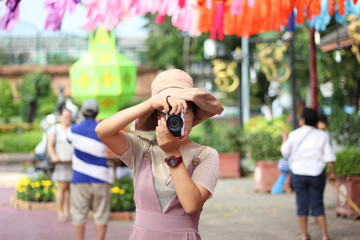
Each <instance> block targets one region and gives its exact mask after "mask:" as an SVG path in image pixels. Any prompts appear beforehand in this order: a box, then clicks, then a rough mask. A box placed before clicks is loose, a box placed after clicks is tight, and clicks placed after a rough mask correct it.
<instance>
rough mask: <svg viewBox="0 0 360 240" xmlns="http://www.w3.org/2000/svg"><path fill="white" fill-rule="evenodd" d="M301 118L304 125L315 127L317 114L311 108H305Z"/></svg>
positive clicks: (317, 118)
mask: <svg viewBox="0 0 360 240" xmlns="http://www.w3.org/2000/svg"><path fill="white" fill-rule="evenodd" d="M301 118H303V119H304V120H305V125H309V126H312V127H315V126H316V124H317V122H318V120H319V117H318V114H317V112H316V111H315V110H314V109H311V108H305V109H304V111H303V112H302V114H301Z"/></svg>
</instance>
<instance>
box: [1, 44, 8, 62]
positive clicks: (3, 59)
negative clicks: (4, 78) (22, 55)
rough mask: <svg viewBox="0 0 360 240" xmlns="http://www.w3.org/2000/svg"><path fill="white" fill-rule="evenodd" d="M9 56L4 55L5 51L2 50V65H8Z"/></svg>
mask: <svg viewBox="0 0 360 240" xmlns="http://www.w3.org/2000/svg"><path fill="white" fill-rule="evenodd" d="M7 60H8V59H7V55H6V53H4V50H2V49H1V48H0V65H6V63H7Z"/></svg>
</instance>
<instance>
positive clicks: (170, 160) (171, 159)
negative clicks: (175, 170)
mask: <svg viewBox="0 0 360 240" xmlns="http://www.w3.org/2000/svg"><path fill="white" fill-rule="evenodd" d="M169 166H170V167H174V166H176V160H175V159H174V158H170V159H169Z"/></svg>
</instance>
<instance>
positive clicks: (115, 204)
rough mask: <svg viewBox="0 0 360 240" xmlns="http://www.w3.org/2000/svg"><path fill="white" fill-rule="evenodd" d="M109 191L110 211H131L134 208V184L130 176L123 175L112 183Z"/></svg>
mask: <svg viewBox="0 0 360 240" xmlns="http://www.w3.org/2000/svg"><path fill="white" fill-rule="evenodd" d="M110 192H111V211H112V212H116V211H133V210H134V209H135V202H134V200H133V197H134V186H133V180H132V178H131V177H128V176H125V177H122V178H120V179H118V180H116V181H115V182H114V183H113V186H112V188H111V189H110Z"/></svg>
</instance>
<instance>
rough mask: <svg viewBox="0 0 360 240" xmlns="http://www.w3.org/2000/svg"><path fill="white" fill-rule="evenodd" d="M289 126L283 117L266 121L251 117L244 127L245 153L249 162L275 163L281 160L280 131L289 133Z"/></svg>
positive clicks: (259, 117) (261, 117) (261, 118)
mask: <svg viewBox="0 0 360 240" xmlns="http://www.w3.org/2000/svg"><path fill="white" fill-rule="evenodd" d="M289 129H290V125H289V122H288V121H287V118H286V116H285V115H283V116H281V117H278V118H273V119H270V120H266V119H265V118H264V117H263V116H258V117H253V118H251V119H250V121H249V122H248V123H247V125H246V126H245V132H246V143H247V144H246V152H247V155H246V156H247V157H249V160H251V161H259V160H262V161H277V160H279V159H280V158H281V152H280V147H281V143H282V137H281V133H282V131H287V132H289Z"/></svg>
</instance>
